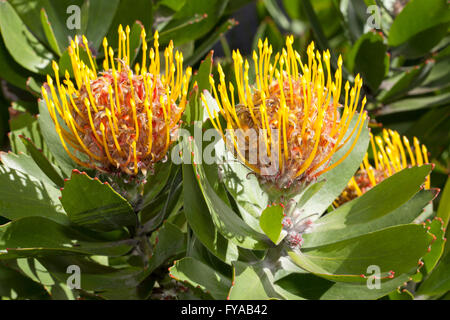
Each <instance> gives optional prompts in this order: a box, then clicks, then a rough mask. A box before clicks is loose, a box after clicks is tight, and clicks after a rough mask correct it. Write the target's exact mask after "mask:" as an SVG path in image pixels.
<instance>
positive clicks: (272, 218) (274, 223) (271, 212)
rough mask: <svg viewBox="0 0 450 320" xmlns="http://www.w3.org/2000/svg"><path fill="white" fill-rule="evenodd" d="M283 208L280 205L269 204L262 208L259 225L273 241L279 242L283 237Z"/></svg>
mask: <svg viewBox="0 0 450 320" xmlns="http://www.w3.org/2000/svg"><path fill="white" fill-rule="evenodd" d="M283 219H284V209H283V207H281V206H280V205H277V206H271V207H267V208H266V209H264V211H263V212H262V213H261V217H260V219H259V225H260V226H261V229H262V230H263V231H264V233H265V234H266V235H267V236H268V237H269V239H270V240H272V242H273V243H275V244H279V243H280V241H281V240H282V239H283V237H282V233H281V230H282V229H283Z"/></svg>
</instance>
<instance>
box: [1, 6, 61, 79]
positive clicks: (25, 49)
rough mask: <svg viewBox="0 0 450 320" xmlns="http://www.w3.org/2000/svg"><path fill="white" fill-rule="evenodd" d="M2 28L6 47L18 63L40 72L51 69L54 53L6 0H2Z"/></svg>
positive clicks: (44, 72) (43, 72)
mask: <svg viewBox="0 0 450 320" xmlns="http://www.w3.org/2000/svg"><path fill="white" fill-rule="evenodd" d="M0 29H1V33H2V37H3V41H4V42H5V46H6V48H7V49H8V51H9V53H10V54H11V56H12V57H13V58H14V60H15V61H16V62H17V63H18V64H20V65H21V66H23V67H24V68H26V69H28V70H30V71H33V72H37V73H40V74H46V73H48V72H49V71H50V67H51V61H52V59H53V55H52V54H51V52H49V51H48V50H47V49H46V48H45V47H44V46H43V45H42V44H41V43H40V42H39V40H38V39H36V38H35V37H34V35H33V34H32V33H31V32H30V31H28V29H27V27H26V26H25V25H24V24H23V22H22V20H20V17H19V16H18V15H17V13H16V11H15V10H14V8H13V7H12V6H11V4H9V3H8V2H6V1H1V2H0Z"/></svg>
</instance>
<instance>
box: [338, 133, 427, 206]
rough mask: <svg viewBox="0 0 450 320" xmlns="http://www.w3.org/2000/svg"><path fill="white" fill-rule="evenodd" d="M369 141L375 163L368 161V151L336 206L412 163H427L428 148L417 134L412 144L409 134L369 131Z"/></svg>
mask: <svg viewBox="0 0 450 320" xmlns="http://www.w3.org/2000/svg"><path fill="white" fill-rule="evenodd" d="M370 144H371V149H372V154H373V163H370V162H369V155H368V154H367V153H366V155H365V157H364V160H363V162H362V163H361V165H360V168H359V170H358V171H357V172H356V174H355V175H354V176H353V177H352V178H351V179H350V181H349V183H348V185H347V187H346V188H345V190H344V191H343V192H342V193H341V194H340V196H339V197H338V198H337V199H336V200H335V201H334V205H335V206H340V205H342V204H344V203H345V202H348V201H350V200H353V199H354V198H356V197H359V196H361V195H363V194H364V193H366V192H367V191H369V190H370V189H371V188H373V187H375V186H376V185H377V184H379V183H380V182H381V181H383V180H384V179H386V178H388V177H390V176H392V175H393V174H395V173H396V172H399V171H400V170H402V169H405V168H407V167H410V166H415V165H418V166H421V165H423V164H426V163H428V150H427V147H426V146H425V145H424V144H422V145H421V144H420V142H419V139H417V138H416V137H414V139H413V143H412V145H411V144H410V142H409V140H408V138H407V137H406V136H400V134H399V133H398V132H397V131H393V130H390V129H389V130H386V129H384V130H383V132H382V136H376V137H374V136H373V135H372V134H370ZM424 188H425V189H430V176H429V175H428V176H427V178H426V181H425V184H424Z"/></svg>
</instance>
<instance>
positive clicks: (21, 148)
mask: <svg viewBox="0 0 450 320" xmlns="http://www.w3.org/2000/svg"><path fill="white" fill-rule="evenodd" d="M9 125H10V129H11V132H10V134H9V142H10V144H11V150H12V151H13V152H14V153H19V152H23V153H28V150H27V148H26V146H25V145H24V144H23V142H22V139H21V136H25V137H27V138H30V139H31V140H32V141H33V142H34V144H35V145H36V147H38V148H40V149H43V150H44V152H45V154H46V155H48V154H49V153H48V148H47V147H46V145H45V144H44V141H43V138H42V135H41V132H40V128H39V124H38V121H37V120H36V117H34V116H32V115H31V114H30V113H28V112H19V114H18V115H16V116H14V117H12V118H11V119H10V122H9Z"/></svg>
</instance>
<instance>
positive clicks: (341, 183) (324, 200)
mask: <svg viewBox="0 0 450 320" xmlns="http://www.w3.org/2000/svg"><path fill="white" fill-rule="evenodd" d="M354 118H356V116H355V117H354ZM355 123H356V120H355V119H353V121H352V123H351V124H350V127H349V129H348V132H351V130H352V129H353V126H354V125H355ZM367 124H368V121H367V120H366V123H365V124H364V127H363V129H362V131H361V135H360V137H359V139H358V142H357V143H356V145H355V147H354V149H353V150H352V151H351V152H350V154H349V155H348V157H347V158H346V159H345V160H344V161H342V162H341V163H340V164H339V165H338V166H337V167H335V168H333V169H332V170H330V171H328V172H326V173H324V174H323V175H321V176H320V177H319V178H318V181H322V180H324V181H325V182H324V183H323V186H322V187H321V188H320V189H319V190H318V191H317V192H316V193H314V195H313V196H312V197H311V198H310V199H309V200H308V201H306V203H305V204H304V205H303V206H302V207H299V208H300V209H303V210H304V212H305V214H306V215H310V214H314V213H318V214H322V213H323V212H324V211H325V210H326V209H327V208H328V207H329V206H330V205H331V203H332V202H333V201H334V199H336V198H337V197H338V196H339V194H340V193H341V192H342V190H343V189H344V188H345V187H346V186H347V183H348V181H349V180H350V179H351V177H352V176H353V175H354V174H355V172H356V170H357V169H358V167H359V165H360V163H361V162H362V159H363V158H364V155H365V154H366V151H367V146H368V144H369V130H368V129H367ZM344 139H346V138H344ZM354 139H355V137H352V138H351V139H349V141H348V142H347V143H346V145H345V146H344V147H342V148H341V150H339V151H338V152H336V153H335V154H334V155H333V156H332V157H331V163H330V165H332V164H333V163H334V162H336V161H338V160H339V159H340V158H341V157H342V156H343V155H344V154H345V153H346V152H347V151H348V149H349V147H350V146H351V144H352V143H353V141H354ZM296 200H297V199H296Z"/></svg>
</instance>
